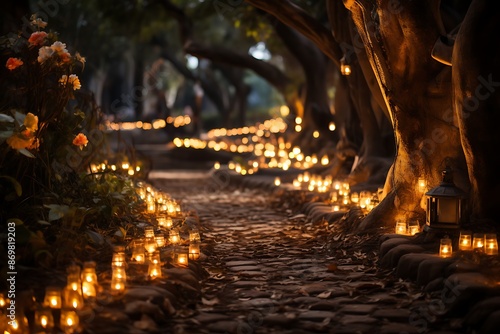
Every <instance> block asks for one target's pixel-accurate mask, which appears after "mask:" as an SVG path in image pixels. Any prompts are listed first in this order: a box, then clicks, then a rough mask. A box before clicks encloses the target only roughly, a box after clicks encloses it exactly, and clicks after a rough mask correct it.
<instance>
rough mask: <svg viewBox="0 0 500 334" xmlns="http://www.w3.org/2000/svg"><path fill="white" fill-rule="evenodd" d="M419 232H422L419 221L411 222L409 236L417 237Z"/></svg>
mask: <svg viewBox="0 0 500 334" xmlns="http://www.w3.org/2000/svg"><path fill="white" fill-rule="evenodd" d="M418 232H420V224H419V223H418V221H411V222H410V223H409V224H408V234H409V235H415V234H417V233H418Z"/></svg>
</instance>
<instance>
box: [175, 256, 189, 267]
mask: <svg viewBox="0 0 500 334" xmlns="http://www.w3.org/2000/svg"><path fill="white" fill-rule="evenodd" d="M188 259H189V256H188V253H174V262H175V264H177V265H178V266H181V267H187V266H188Z"/></svg>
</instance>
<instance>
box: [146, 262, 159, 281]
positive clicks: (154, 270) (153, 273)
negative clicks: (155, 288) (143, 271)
mask: <svg viewBox="0 0 500 334" xmlns="http://www.w3.org/2000/svg"><path fill="white" fill-rule="evenodd" d="M148 276H149V277H150V278H152V279H155V278H158V277H161V264H159V263H153V262H149V267H148Z"/></svg>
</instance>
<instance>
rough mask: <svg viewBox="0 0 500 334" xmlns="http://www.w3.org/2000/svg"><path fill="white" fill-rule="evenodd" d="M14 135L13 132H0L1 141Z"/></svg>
mask: <svg viewBox="0 0 500 334" xmlns="http://www.w3.org/2000/svg"><path fill="white" fill-rule="evenodd" d="M13 134H14V131H12V130H6V131H1V132H0V139H7V138H9V137H10V136H12V135H13Z"/></svg>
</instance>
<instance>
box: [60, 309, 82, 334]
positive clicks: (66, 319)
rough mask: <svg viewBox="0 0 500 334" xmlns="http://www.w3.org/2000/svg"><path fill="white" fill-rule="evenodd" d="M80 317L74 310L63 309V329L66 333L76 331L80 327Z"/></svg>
mask: <svg viewBox="0 0 500 334" xmlns="http://www.w3.org/2000/svg"><path fill="white" fill-rule="evenodd" d="M79 322H80V319H79V318H78V314H76V312H75V311H72V310H62V311H61V329H62V330H63V331H64V333H74V332H76V330H77V329H78V325H79Z"/></svg>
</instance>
